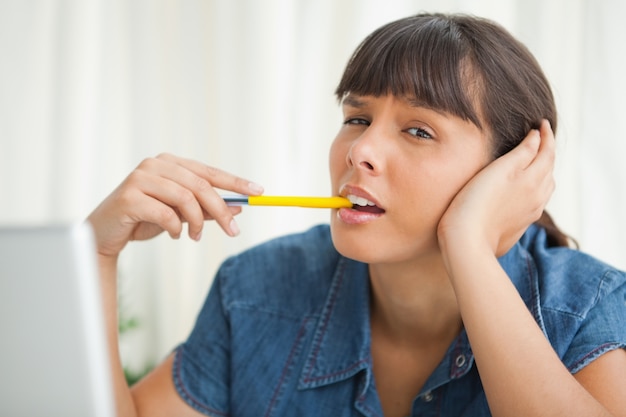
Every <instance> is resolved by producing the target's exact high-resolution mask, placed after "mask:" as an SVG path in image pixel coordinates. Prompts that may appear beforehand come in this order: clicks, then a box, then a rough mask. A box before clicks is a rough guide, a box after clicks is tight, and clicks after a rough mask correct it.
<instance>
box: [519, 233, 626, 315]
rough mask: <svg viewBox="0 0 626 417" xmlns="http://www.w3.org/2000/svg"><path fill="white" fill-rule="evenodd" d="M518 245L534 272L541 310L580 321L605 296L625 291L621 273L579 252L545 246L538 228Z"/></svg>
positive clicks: (623, 275) (545, 240)
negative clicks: (524, 252) (527, 257)
mask: <svg viewBox="0 0 626 417" xmlns="http://www.w3.org/2000/svg"><path fill="white" fill-rule="evenodd" d="M520 244H521V246H522V247H523V248H524V249H525V251H527V253H528V254H529V257H530V259H532V262H533V265H534V267H535V268H536V270H537V277H538V285H539V288H538V289H539V293H540V295H541V304H542V307H543V308H544V309H554V310H558V311H561V312H564V313H568V314H573V315H577V316H581V317H584V316H585V315H586V314H587V312H588V311H589V310H591V309H592V308H593V307H594V306H595V305H596V304H597V303H598V302H600V301H601V300H602V299H604V298H606V297H607V296H608V295H609V294H611V293H613V292H615V291H624V290H626V274H625V273H624V272H623V271H621V270H619V269H617V268H614V267H613V266H611V265H608V264H606V263H605V262H602V261H601V260H599V259H597V258H595V257H593V256H591V255H589V254H586V253H584V252H581V251H579V250H576V249H571V248H565V247H550V246H548V244H547V239H546V234H545V231H544V230H543V229H542V228H540V227H537V226H533V227H531V228H530V229H529V230H528V231H527V233H526V234H525V235H524V236H523V237H522V239H521V240H520ZM620 307H621V306H620Z"/></svg>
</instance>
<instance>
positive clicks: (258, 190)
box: [248, 182, 264, 194]
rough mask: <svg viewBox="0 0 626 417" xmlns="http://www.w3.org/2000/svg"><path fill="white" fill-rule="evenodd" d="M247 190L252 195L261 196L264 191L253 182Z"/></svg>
mask: <svg viewBox="0 0 626 417" xmlns="http://www.w3.org/2000/svg"><path fill="white" fill-rule="evenodd" d="M248 189H249V190H250V192H251V193H252V194H263V191H264V189H263V186H262V185H259V184H257V183H255V182H251V183H249V184H248Z"/></svg>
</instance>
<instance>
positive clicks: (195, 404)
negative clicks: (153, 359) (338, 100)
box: [173, 346, 230, 417]
mask: <svg viewBox="0 0 626 417" xmlns="http://www.w3.org/2000/svg"><path fill="white" fill-rule="evenodd" d="M183 355H184V347H183V346H180V347H179V348H178V349H177V350H176V357H175V360H174V372H173V374H174V385H175V387H176V391H177V392H178V394H179V395H180V396H181V398H182V399H184V400H185V402H186V403H187V404H188V405H189V406H191V407H192V408H194V409H196V410H198V411H200V412H201V413H203V414H206V415H208V416H213V415H218V416H222V417H228V416H229V415H230V414H229V413H226V412H223V411H219V410H215V409H213V408H211V407H208V406H207V405H205V404H203V403H202V402H201V401H200V400H198V399H197V398H196V397H195V396H194V395H193V394H191V393H190V392H189V391H188V390H187V387H186V386H185V383H184V382H183V378H182V375H181V369H182V365H181V364H182V356H183ZM207 413H210V414H207Z"/></svg>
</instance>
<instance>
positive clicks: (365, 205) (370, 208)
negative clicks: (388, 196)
mask: <svg viewBox="0 0 626 417" xmlns="http://www.w3.org/2000/svg"><path fill="white" fill-rule="evenodd" d="M346 198H347V199H348V200H350V202H351V203H352V210H356V211H361V212H364V213H374V214H382V213H384V212H385V210H384V209H382V208H380V207H378V206H377V205H376V204H375V203H373V202H371V201H369V200H368V199H366V198H363V197H357V196H355V195H352V194H348V195H347V196H346Z"/></svg>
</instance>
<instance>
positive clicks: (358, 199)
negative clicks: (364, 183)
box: [337, 184, 385, 225]
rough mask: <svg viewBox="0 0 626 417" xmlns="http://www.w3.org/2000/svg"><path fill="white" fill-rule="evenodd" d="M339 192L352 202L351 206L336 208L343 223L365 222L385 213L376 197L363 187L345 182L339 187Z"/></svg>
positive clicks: (358, 223)
mask: <svg viewBox="0 0 626 417" xmlns="http://www.w3.org/2000/svg"><path fill="white" fill-rule="evenodd" d="M340 194H341V195H342V196H344V197H346V198H347V199H348V200H350V202H351V203H352V207H351V208H341V209H339V210H337V217H338V218H339V219H341V221H342V222H343V223H345V224H349V225H360V224H366V223H370V222H372V221H374V220H376V219H378V218H380V217H381V216H383V215H384V214H385V209H384V208H383V207H382V206H381V204H380V203H378V201H377V200H376V198H375V197H373V196H372V195H371V194H369V193H368V192H367V191H365V190H364V189H363V188H360V187H357V186H355V185H348V184H346V185H344V186H343V187H341V189H340Z"/></svg>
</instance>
